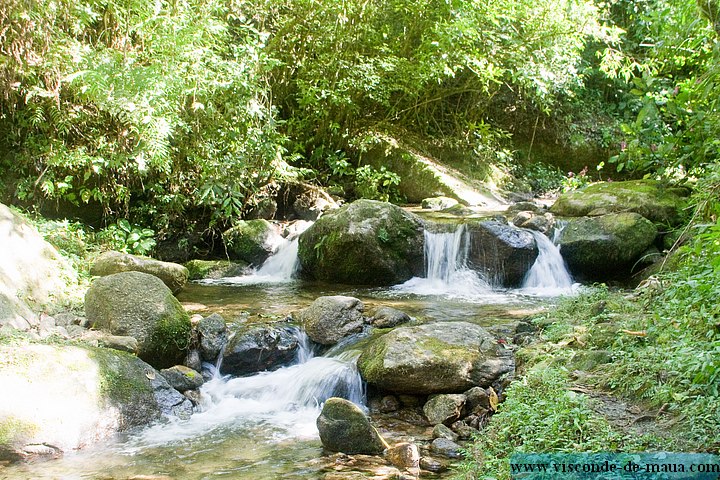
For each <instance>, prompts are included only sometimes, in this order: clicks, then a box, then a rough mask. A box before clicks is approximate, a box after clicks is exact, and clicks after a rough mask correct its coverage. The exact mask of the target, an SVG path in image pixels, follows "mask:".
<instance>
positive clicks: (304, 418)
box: [0, 225, 576, 480]
mask: <svg viewBox="0 0 720 480" xmlns="http://www.w3.org/2000/svg"><path fill="white" fill-rule="evenodd" d="M532 233H533V236H534V237H535V240H536V242H537V244H538V248H539V252H540V255H539V256H538V259H537V260H536V262H535V264H534V266H533V267H532V269H531V270H530V271H529V272H528V275H527V277H526V279H525V283H524V285H523V287H522V288H520V289H516V290H493V289H492V288H491V287H490V285H489V283H488V282H487V281H485V280H484V279H483V278H481V277H480V276H479V275H478V274H477V273H476V272H474V271H472V270H470V269H469V268H467V265H466V260H467V252H468V239H467V231H466V229H465V227H464V226H463V225H459V226H457V227H453V228H451V229H449V230H445V231H440V232H426V233H425V272H426V274H425V276H424V277H422V278H413V279H411V280H409V281H408V282H405V283H404V284H402V285H397V286H395V287H390V288H363V287H352V286H342V285H328V284H318V283H306V282H302V281H300V280H297V279H296V278H295V274H296V271H297V239H296V238H294V239H293V238H290V239H288V240H286V242H285V243H283V244H281V245H279V248H278V249H277V251H276V253H275V255H273V256H272V257H270V258H269V259H268V261H267V262H265V264H263V265H262V266H261V267H260V268H259V269H257V270H256V271H255V272H252V273H251V274H249V275H246V276H244V277H233V278H225V279H219V280H213V281H204V282H200V283H196V284H192V285H189V286H188V287H187V288H186V289H184V290H183V292H182V293H181V294H180V295H179V299H180V300H181V302H183V303H184V304H185V305H186V308H189V309H190V310H192V311H197V312H199V313H202V314H209V313H212V312H218V313H220V314H222V315H223V316H224V317H225V319H226V320H228V321H248V322H267V321H268V318H271V319H277V318H282V317H285V316H287V315H289V314H291V313H292V312H293V311H297V310H298V309H300V308H303V307H305V306H307V305H309V304H310V303H311V302H312V301H313V300H314V299H315V298H317V297H318V296H321V295H350V296H355V297H358V298H360V299H361V300H363V302H364V303H365V304H366V311H367V312H368V313H372V311H373V310H374V309H375V308H376V307H378V306H384V305H387V306H393V307H395V308H399V309H401V310H404V311H405V312H407V313H408V314H410V315H411V316H412V317H414V321H415V322H436V321H459V320H462V321H470V322H475V323H478V324H480V325H484V326H493V325H498V324H507V323H509V322H512V321H513V320H515V319H518V318H520V317H523V316H526V315H527V314H529V313H531V312H533V311H537V309H538V308H541V307H542V306H543V305H544V304H545V303H546V302H547V301H548V300H547V299H542V298H538V296H547V297H554V296H556V295H559V294H569V293H572V292H573V291H574V289H575V288H576V285H573V283H572V279H571V278H570V276H569V275H568V274H567V271H566V269H565V267H564V264H563V262H562V257H561V256H560V254H559V252H558V249H557V247H556V246H555V245H554V244H553V243H552V241H550V240H549V239H548V238H546V237H545V236H544V235H542V234H539V233H537V232H532ZM297 335H298V338H299V339H300V340H301V344H302V345H303V347H302V348H301V349H300V353H299V354H298V358H297V361H296V362H295V364H293V365H291V366H287V367H284V368H280V369H278V370H276V371H273V372H264V373H260V374H257V375H253V376H250V377H242V378H227V377H225V378H224V377H221V376H219V375H218V374H217V373H215V375H214V376H213V378H212V379H211V380H210V381H208V382H207V383H205V384H204V385H203V386H202V388H201V392H202V398H203V400H202V403H201V405H200V407H199V409H198V410H199V411H198V412H197V413H195V414H194V415H193V416H192V417H190V418H189V419H187V420H179V419H172V420H167V421H164V422H163V423H160V424H157V425H155V426H152V427H150V428H146V429H144V430H141V431H138V432H133V433H130V434H125V435H122V436H119V437H118V438H117V439H115V440H114V441H112V442H109V443H107V444H105V445H104V446H103V447H96V448H91V449H88V450H86V451H83V452H80V453H77V454H69V455H66V456H65V457H64V458H62V459H60V460H54V461H50V462H44V463H37V464H29V465H20V466H13V467H8V468H5V469H2V467H0V479H16V478H17V479H20V478H22V479H25V478H28V479H29V478H33V479H35V478H37V479H107V480H110V479H118V480H119V479H130V478H148V477H143V476H147V475H151V476H152V475H160V476H162V475H166V476H168V477H169V478H173V479H191V480H192V479H198V480H200V479H203V480H204V479H218V478H220V479H222V478H228V479H280V478H283V479H284V478H290V479H310V478H320V477H321V476H322V472H321V470H322V468H323V467H325V466H326V465H325V464H324V463H323V462H322V461H319V460H318V459H319V458H322V456H323V453H322V446H321V444H320V441H319V438H318V435H317V430H316V427H315V421H316V418H317V416H318V414H319V412H320V406H321V404H322V402H323V401H324V400H325V399H327V398H329V397H330V396H342V397H344V398H348V399H350V400H352V401H353V402H355V403H356V404H358V405H364V404H365V392H364V387H363V383H362V381H361V379H360V376H359V374H358V372H357V369H356V366H355V361H356V359H357V356H358V355H359V351H358V350H353V345H352V342H353V341H354V339H351V340H350V341H349V342H348V344H347V345H343V346H342V348H335V349H332V350H331V351H330V352H327V353H326V354H325V355H324V356H317V355H316V354H315V352H314V351H313V350H312V348H311V347H310V342H308V341H307V338H306V336H305V335H304V334H303V333H302V332H300V331H299V330H298V332H297ZM215 372H217V370H215ZM161 478H162V477H161Z"/></svg>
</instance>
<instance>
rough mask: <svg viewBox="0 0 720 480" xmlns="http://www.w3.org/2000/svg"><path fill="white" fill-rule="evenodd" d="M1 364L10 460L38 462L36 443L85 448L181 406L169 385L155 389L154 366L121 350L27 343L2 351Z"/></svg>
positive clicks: (1, 417) (0, 447) (4, 438)
mask: <svg viewBox="0 0 720 480" xmlns="http://www.w3.org/2000/svg"><path fill="white" fill-rule="evenodd" d="M0 359H2V360H0V378H2V379H3V380H2V385H3V388H6V389H7V391H8V392H10V393H9V394H6V395H0V432H2V435H0V458H4V459H11V460H12V459H15V460H19V459H22V458H29V457H32V456H33V454H37V453H38V452H37V451H36V450H35V449H33V448H32V445H52V446H53V447H54V448H55V449H57V450H58V451H60V452H69V451H74V450H77V449H79V448H84V447H86V446H89V445H92V444H94V443H96V442H98V441H101V440H103V439H106V438H109V437H110V436H112V435H113V434H115V433H116V432H120V431H125V430H128V429H131V428H134V427H139V426H144V425H148V424H149V423H151V422H154V421H156V420H157V419H159V418H160V416H161V413H162V412H163V411H165V412H167V413H172V412H173V409H174V410H175V411H178V409H179V407H181V406H182V404H183V399H182V398H178V396H179V397H182V396H181V395H180V394H179V393H178V392H177V391H175V390H174V389H171V388H170V387H169V386H167V382H165V381H164V379H161V380H159V381H158V383H157V385H155V384H154V383H153V380H151V378H157V377H160V375H159V374H158V373H157V372H156V371H155V370H154V369H153V368H152V367H151V366H150V365H148V364H147V363H145V362H143V361H142V360H140V359H139V358H137V357H136V356H134V355H130V354H127V353H124V352H120V351H117V350H111V349H106V348H96V347H87V346H69V345H52V344H43V345H40V344H32V343H25V344H22V345H0ZM168 390H172V392H174V394H173V393H172V392H170V393H169V394H167V395H166V393H167V391H168ZM187 405H189V402H188V404H187ZM28 446H30V448H29V449H27V448H26V447H28Z"/></svg>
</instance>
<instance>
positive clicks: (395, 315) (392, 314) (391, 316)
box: [371, 307, 410, 328]
mask: <svg viewBox="0 0 720 480" xmlns="http://www.w3.org/2000/svg"><path fill="white" fill-rule="evenodd" d="M409 321H410V315H408V314H407V313H405V312H402V311H400V310H398V309H396V308H392V307H380V308H378V309H377V310H376V311H375V315H373V317H372V321H371V323H372V325H373V326H374V327H376V328H393V327H397V326H398V325H401V324H403V323H407V322H409Z"/></svg>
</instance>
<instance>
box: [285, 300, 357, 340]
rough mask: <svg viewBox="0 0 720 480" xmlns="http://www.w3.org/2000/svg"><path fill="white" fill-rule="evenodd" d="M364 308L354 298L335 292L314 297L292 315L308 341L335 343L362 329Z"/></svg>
mask: <svg viewBox="0 0 720 480" xmlns="http://www.w3.org/2000/svg"><path fill="white" fill-rule="evenodd" d="M364 309H365V305H364V304H363V303H362V302H361V301H360V300H358V299H357V298H354V297H345V296H342V295H334V296H326V297H318V298H316V299H315V301H314V302H313V303H312V304H310V306H309V307H307V308H305V309H303V310H300V311H299V312H298V313H297V314H296V315H295V317H296V319H297V321H298V322H300V324H301V325H302V326H303V329H304V330H305V333H307V335H308V337H310V340H312V341H313V342H316V343H319V344H321V345H335V344H336V343H337V342H338V341H339V340H341V339H342V338H344V337H346V336H348V335H350V334H353V333H358V332H360V331H361V330H362V327H363V324H364V323H365V317H364V315H363V310H364Z"/></svg>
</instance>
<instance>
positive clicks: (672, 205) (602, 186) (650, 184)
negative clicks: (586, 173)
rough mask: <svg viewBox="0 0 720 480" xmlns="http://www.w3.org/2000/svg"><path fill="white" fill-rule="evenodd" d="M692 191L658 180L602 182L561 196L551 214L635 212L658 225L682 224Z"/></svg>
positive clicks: (568, 215)
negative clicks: (667, 184)
mask: <svg viewBox="0 0 720 480" xmlns="http://www.w3.org/2000/svg"><path fill="white" fill-rule="evenodd" d="M689 193H690V192H689V191H688V190H687V189H685V188H682V187H671V186H666V185H664V184H663V183H661V182H658V181H655V180H630V181H626V182H599V183H595V184H592V185H588V186H587V187H585V188H583V189H581V190H575V191H572V192H567V193H564V194H563V195H561V196H560V197H559V198H558V199H557V200H556V201H555V204H554V205H553V206H552V207H551V208H550V212H552V213H554V214H555V215H558V216H565V217H582V216H585V215H590V214H592V212H593V211H595V212H597V213H614V212H635V213H638V214H640V215H642V216H643V217H645V218H647V219H648V220H650V221H652V222H653V223H656V224H662V225H679V224H681V223H683V221H684V220H685V217H686V212H685V208H686V207H687V205H688V195H689Z"/></svg>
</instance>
